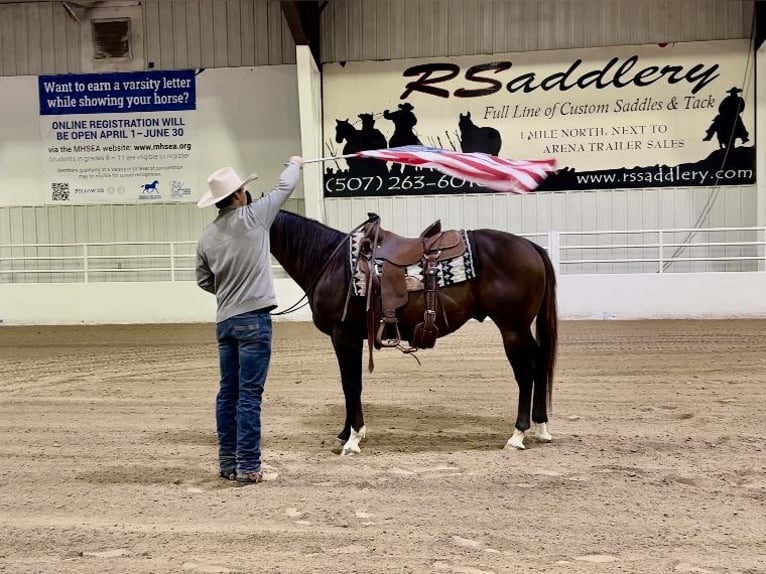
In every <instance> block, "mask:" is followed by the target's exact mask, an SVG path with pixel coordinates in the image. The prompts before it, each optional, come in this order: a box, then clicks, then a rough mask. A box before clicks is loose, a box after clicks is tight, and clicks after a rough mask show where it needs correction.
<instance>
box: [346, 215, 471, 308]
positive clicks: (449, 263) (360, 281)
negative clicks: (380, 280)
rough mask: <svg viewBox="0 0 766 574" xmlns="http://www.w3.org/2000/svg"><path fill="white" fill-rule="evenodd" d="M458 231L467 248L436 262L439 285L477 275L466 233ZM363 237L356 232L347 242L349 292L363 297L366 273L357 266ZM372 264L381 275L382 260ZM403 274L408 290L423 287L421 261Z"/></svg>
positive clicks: (458, 281)
mask: <svg viewBox="0 0 766 574" xmlns="http://www.w3.org/2000/svg"><path fill="white" fill-rule="evenodd" d="M459 233H460V235H461V236H462V238H463V239H464V240H465V242H466V245H467V247H468V248H467V249H466V250H465V253H463V254H462V255H460V256H459V257H454V258H452V259H446V260H444V261H440V262H439V263H438V271H437V278H438V286H439V287H449V286H450V285H455V284H456V283H462V282H463V281H468V280H469V279H473V278H474V277H476V276H477V267H476V265H475V262H474V257H473V251H472V249H471V243H470V241H469V239H468V236H467V233H466V231H465V230H464V229H461V230H459ZM363 237H364V233H363V232H357V233H355V234H354V235H352V236H351V241H350V242H349V262H350V263H351V269H352V270H354V277H353V284H352V291H351V294H352V295H353V296H355V297H364V296H366V295H367V276H366V273H365V272H364V268H363V266H362V265H359V266H357V260H358V258H359V245H360V241H361V239H362V238H363ZM374 264H375V270H376V272H377V273H378V274H379V275H382V273H383V261H382V260H376V261H375V262H374ZM405 275H406V281H407V289H408V290H409V291H418V290H422V289H423V281H424V277H423V275H424V273H423V265H422V262H419V263H416V264H415V265H409V266H408V267H407V269H406V271H405Z"/></svg>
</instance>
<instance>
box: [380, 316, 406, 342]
mask: <svg viewBox="0 0 766 574" xmlns="http://www.w3.org/2000/svg"><path fill="white" fill-rule="evenodd" d="M387 325H391V326H393V328H394V329H395V330H396V339H388V338H386V339H384V338H383V331H385V330H386V326H387ZM376 338H377V339H378V342H379V343H380V346H381V347H396V346H398V345H399V343H400V342H401V340H402V339H401V334H400V333H399V322H398V321H395V322H393V323H386V321H385V320H383V319H381V321H380V323H379V324H378V333H377V336H376Z"/></svg>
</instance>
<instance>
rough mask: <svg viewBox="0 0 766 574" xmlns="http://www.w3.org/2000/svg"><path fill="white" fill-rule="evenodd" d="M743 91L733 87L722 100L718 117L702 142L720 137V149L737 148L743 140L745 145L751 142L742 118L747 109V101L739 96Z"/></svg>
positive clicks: (714, 119) (711, 124)
mask: <svg viewBox="0 0 766 574" xmlns="http://www.w3.org/2000/svg"><path fill="white" fill-rule="evenodd" d="M741 91H742V90H740V89H739V88H737V87H733V88H731V89H730V90H729V91H728V92H727V93H728V94H729V95H728V96H726V97H725V98H724V99H723V100H721V103H720V105H719V106H718V115H717V116H716V117H715V118H713V121H712V122H711V123H710V127H709V128H708V129H707V131H706V134H707V135H706V136H705V137H704V138H703V139H702V141H710V140H711V139H712V138H713V134H715V135H716V136H717V137H718V147H719V148H720V149H726V148H727V147H735V143H736V141H737V139H741V140H742V143H743V144H746V143H747V142H749V141H750V137H749V134H748V133H747V129H745V124H744V123H743V122H742V118H741V117H740V114H741V113H742V111H743V110H744V109H745V100H744V99H742V98H741V97H740V96H738V95H737V94H739V93H740V92H741Z"/></svg>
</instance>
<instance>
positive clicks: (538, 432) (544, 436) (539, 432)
mask: <svg viewBox="0 0 766 574" xmlns="http://www.w3.org/2000/svg"><path fill="white" fill-rule="evenodd" d="M535 438H536V439H537V440H539V441H540V442H551V441H552V440H553V437H552V436H551V434H550V433H549V432H548V424H547V423H539V424H535Z"/></svg>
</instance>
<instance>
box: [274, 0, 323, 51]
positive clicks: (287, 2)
mask: <svg viewBox="0 0 766 574" xmlns="http://www.w3.org/2000/svg"><path fill="white" fill-rule="evenodd" d="M279 5H280V6H281V7H282V13H283V14H284V16H285V20H286V21H287V26H288V27H289V28H290V33H291V34H292V36H293V40H294V41H295V43H296V44H298V45H308V46H309V48H310V49H311V53H312V54H313V55H314V59H315V60H316V61H317V63H319V16H320V14H321V13H322V9H323V8H324V7H325V6H326V5H327V0H325V1H324V2H320V1H319V0H280V2H279Z"/></svg>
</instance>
